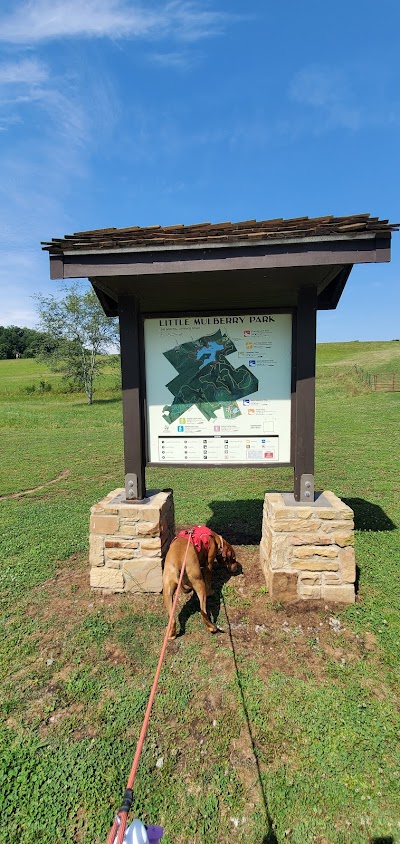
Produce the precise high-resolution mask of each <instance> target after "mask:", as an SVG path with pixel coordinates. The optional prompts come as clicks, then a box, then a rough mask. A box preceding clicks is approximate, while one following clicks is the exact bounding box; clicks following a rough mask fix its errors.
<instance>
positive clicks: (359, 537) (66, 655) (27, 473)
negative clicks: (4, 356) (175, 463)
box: [0, 342, 400, 844]
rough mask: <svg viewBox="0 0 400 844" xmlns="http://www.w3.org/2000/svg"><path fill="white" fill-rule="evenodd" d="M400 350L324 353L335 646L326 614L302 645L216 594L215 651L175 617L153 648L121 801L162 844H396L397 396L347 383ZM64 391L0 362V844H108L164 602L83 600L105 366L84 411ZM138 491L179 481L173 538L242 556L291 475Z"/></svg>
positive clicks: (184, 474) (117, 414) (366, 346)
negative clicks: (345, 528)
mask: <svg viewBox="0 0 400 844" xmlns="http://www.w3.org/2000/svg"><path fill="white" fill-rule="evenodd" d="M399 346H400V344H399V343H395V342H393V343H351V344H349V343H346V344H324V345H322V346H319V347H318V378H317V432H316V483H317V487H318V488H322V489H332V490H333V491H334V492H335V493H337V494H338V495H339V496H341V497H342V498H344V499H345V500H346V501H347V502H348V503H350V505H351V506H352V507H353V509H354V510H355V514H356V529H357V530H356V558H357V564H358V567H359V572H360V581H359V583H360V588H359V599H358V602H357V603H356V604H355V605H354V606H351V607H348V608H347V609H345V610H343V611H341V612H340V613H335V617H337V618H339V619H340V621H341V624H342V628H341V631H340V632H339V633H337V634H335V633H333V632H332V631H330V629H329V627H328V619H329V616H330V615H331V614H332V608H330V609H329V610H327V611H326V612H325V611H324V610H323V609H322V610H321V611H319V613H317V614H315V613H314V615H313V621H312V624H313V627H312V630H311V631H307V624H308V623H309V621H307V618H308V616H307V614H306V615H305V616H304V617H303V619H302V625H303V630H302V631H299V629H298V619H297V620H296V624H295V625H294V622H293V620H292V619H291V616H290V615H287V613H286V610H285V608H284V607H281V606H280V605H271V603H270V602H269V601H268V595H265V594H264V591H265V590H263V587H262V586H261V585H258V586H257V587H254V590H253V592H252V591H251V589H250V588H248V589H247V591H246V590H245V591H243V592H241V591H240V589H239V588H238V585H237V584H238V582H235V583H234V582H231V583H229V584H227V585H226V586H225V587H224V591H223V596H224V602H225V605H226V609H227V612H228V617H229V619H230V621H231V622H232V638H230V637H229V636H228V635H227V627H228V622H227V620H226V619H224V607H223V606H222V609H221V624H222V627H224V628H225V634H224V635H221V636H216V637H206V635H205V633H204V632H203V629H202V628H200V626H199V620H198V617H197V616H191V617H190V619H189V620H188V623H187V629H186V635H185V636H184V637H182V638H181V639H179V640H177V643H176V645H175V646H172V647H171V648H170V649H169V650H168V653H167V659H166V665H165V669H164V671H163V674H162V677H161V681H160V690H159V694H158V695H157V697H156V702H155V708H154V712H153V715H152V719H151V722H150V728H149V734H148V739H147V741H146V745H145V750H144V756H143V759H142V762H141V765H140V768H139V774H138V780H137V787H135V801H134V808H135V812H137V814H138V815H139V816H140V817H142V818H143V820H145V821H146V822H148V823H151V822H152V823H162V824H163V825H164V826H165V829H166V832H165V838H164V841H165V844H189V842H192V844H200V842H201V844H203V842H204V844H208V842H210V841H212V840H218V841H220V842H221V844H228V841H229V842H231V841H232V840H233V841H238V842H239V841H240V842H242V844H267V842H274V841H275V842H279V844H283V842H286V841H289V842H292V844H300V842H301V844H304V842H305V844H307V842H316V844H342V842H343V844H344V842H348V841H351V842H352V844H363V842H368V841H373V840H374V839H379V838H380V837H381V838H382V837H383V838H384V837H386V839H387V841H388V842H389V841H390V840H392V841H393V843H394V844H400V827H399V823H398V822H399V818H400V805H399V803H400V801H399V793H400V788H399V775H398V774H399V770H400V756H399V744H398V734H399V726H400V719H399V703H398V702H399V699H400V697H399V683H398V677H399V659H398V653H399V645H400V621H399V619H400V614H399V609H400V607H399V589H398V560H399V531H398V525H399V522H400V505H399V501H400V488H399V487H400V482H399V474H398V471H396V459H398V454H399V424H398V411H399V396H398V394H396V393H371V392H369V391H367V390H366V389H365V388H364V386H363V385H361V384H360V383H359V382H358V380H357V378H356V376H355V374H354V371H353V369H354V363H357V364H359V365H361V366H363V367H364V368H365V369H366V370H368V371H371V372H373V371H383V369H385V368H386V369H387V371H395V370H396V371H398V365H399V360H400V356H399ZM40 382H44V383H45V384H46V383H51V386H52V389H51V390H50V391H45V390H43V391H40ZM33 385H35V390H31V387H32V386H33ZM38 385H39V388H38ZM26 388H29V391H27V389H26ZM62 389H63V387H62V384H61V382H60V379H59V376H54V375H52V374H51V373H49V372H48V371H47V370H46V368H45V367H44V366H43V365H39V364H38V363H37V362H36V361H32V360H18V361H1V362H0V401H1V410H2V412H1V416H0V428H1V430H0V435H1V441H2V446H3V448H2V451H3V457H2V462H1V467H0V496H8V497H7V498H4V499H3V500H1V501H0V508H1V525H2V531H1V535H0V559H1V565H0V586H1V591H0V624H1V631H2V635H1V636H0V710H1V716H2V717H1V721H0V722H1V723H2V727H1V731H0V755H1V758H0V813H1V817H2V824H1V828H2V832H1V836H0V840H1V844H17V842H18V844H19V843H20V842H21V844H28V842H29V844H30V842H32V841H38V842H43V844H47V842H48V843H49V844H50V842H52V841H55V840H59V841H63V842H66V844H72V842H83V844H89V842H90V844H97V842H103V841H105V839H106V836H107V832H108V829H109V826H110V823H111V821H112V818H113V813H114V811H115V810H116V809H117V808H118V806H119V803H120V801H121V797H122V794H123V790H124V787H125V783H126V779H127V776H128V773H129V769H130V765H131V760H132V756H133V752H134V749H135V744H136V739H137V736H138V732H139V730H140V726H141V720H142V717H143V712H144V709H145V706H146V703H147V697H148V693H149V688H150V684H151V680H152V676H153V672H154V669H155V666H156V664H157V659H158V653H159V649H160V645H161V640H162V635H163V630H164V627H165V617H164V611H163V607H162V603H161V599H160V597H159V596H152V597H150V598H149V599H148V600H145V601H144V600H143V599H141V600H138V601H136V602H133V600H132V599H130V598H128V597H127V596H109V597H105V598H103V597H101V596H98V595H93V594H91V593H90V591H89V589H88V584H87V580H88V577H87V575H88V564H87V545H88V515H89V508H90V506H91V505H92V504H93V503H95V502H96V501H98V500H99V499H100V498H101V497H102V496H103V495H104V494H106V493H107V492H109V491H110V490H111V489H113V488H115V487H117V486H121V485H122V479H123V459H122V454H123V451H122V410H121V403H120V400H119V394H118V383H117V376H116V373H115V370H112V369H111V370H110V371H108V372H106V373H105V375H104V376H102V379H101V381H100V384H99V390H98V392H97V393H95V403H94V405H93V406H92V407H88V406H87V405H86V403H85V399H84V397H83V396H82V395H80V394H77V393H70V394H64V393H62V392H61V390H62ZM59 477H60V480H58V481H57V480H56V479H57V478H59ZM52 481H55V482H54V483H51V482H52ZM147 481H148V485H149V486H150V487H169V486H171V487H173V489H174V500H175V508H176V518H177V522H178V523H180V524H187V523H192V522H201V521H208V522H209V523H210V524H211V525H213V524H214V525H215V527H219V529H220V530H222V529H223V527H225V528H227V527H228V528H229V530H230V531H231V532H233V533H235V534H236V536H237V537H239V538H241V543H242V545H244V546H247V551H248V553H249V554H251V553H253V552H252V549H253V547H254V545H255V544H256V542H257V536H258V535H259V531H260V523H261V506H262V500H263V494H264V490H265V489H266V488H278V489H279V488H280V489H288V488H290V487H291V485H292V473H291V470H287V469H271V470H269V471H266V470H261V469H259V470H258V469H257V470H255V469H248V470H233V469H230V470H229V471H228V470H226V471H224V470H222V469H221V470H212V469H199V470H196V471H195V472H194V471H192V470H179V469H174V470H171V469H168V468H165V469H164V468H163V469H153V470H151V471H149V472H148V478H147ZM39 486H40V487H41V489H38V490H37V491H36V492H29V493H28V494H27V495H22V496H21V497H19V498H11V497H9V496H11V495H12V494H15V493H21V492H23V491H27V490H32V489H34V488H36V487H39ZM244 550H246V548H245V549H244ZM257 602H258V603H257ZM255 605H257V607H258V606H260V608H261V609H260V623H264V624H265V632H262V633H261V634H259V635H258V638H257V637H256V636H255V634H254V630H252V628H251V626H249V618H252V616H251V613H252V612H253V611H254V606H255ZM310 618H311V616H310ZM233 622H234V623H233ZM284 622H285V623H286V625H287V626H286V628H285V627H284ZM246 625H247V626H246ZM291 625H292V627H291ZM293 625H294V626H293ZM320 626H321V630H323V631H324V630H325V629H326V630H327V631H328V632H327V633H326V634H325V633H324V634H323V635H322V633H321V634H320V632H319V628H320ZM292 628H293V632H292V635H290V636H289V635H288V634H287V632H285V630H286V631H287V630H288V629H289V631H290V630H291V629H292ZM241 631H244V634H246V635H244V634H243V635H242V632H241ZM246 631H247V632H246ZM273 631H275V632H274V634H273ZM246 636H247V638H246ZM324 636H325V638H324ZM274 637H275V638H274ZM327 637H328V638H327ZM329 637H330V638H329ZM279 649H280V650H279ZM278 653H279V654H280V655H281V657H282V658H280V657H279V659H278V656H277V654H278ZM161 759H162V760H163V763H162V767H157V761H158V762H159V760H161Z"/></svg>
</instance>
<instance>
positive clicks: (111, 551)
mask: <svg viewBox="0 0 400 844" xmlns="http://www.w3.org/2000/svg"><path fill="white" fill-rule="evenodd" d="M105 556H106V560H107V561H108V560H131V559H132V557H134V556H135V552H134V549H132V548H108V549H107V550H106V554H105Z"/></svg>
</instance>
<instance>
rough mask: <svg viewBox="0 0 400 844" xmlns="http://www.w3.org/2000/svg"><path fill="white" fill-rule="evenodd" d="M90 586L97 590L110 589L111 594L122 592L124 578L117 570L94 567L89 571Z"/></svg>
mask: <svg viewBox="0 0 400 844" xmlns="http://www.w3.org/2000/svg"><path fill="white" fill-rule="evenodd" d="M90 585H91V586H92V587H96V588H98V589H99V588H100V589H110V590H111V592H123V591H124V578H123V576H122V572H121V571H119V570H116V569H110V568H104V567H102V568H99V567H96V568H92V569H91V570H90Z"/></svg>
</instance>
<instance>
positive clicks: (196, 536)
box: [176, 525, 213, 553]
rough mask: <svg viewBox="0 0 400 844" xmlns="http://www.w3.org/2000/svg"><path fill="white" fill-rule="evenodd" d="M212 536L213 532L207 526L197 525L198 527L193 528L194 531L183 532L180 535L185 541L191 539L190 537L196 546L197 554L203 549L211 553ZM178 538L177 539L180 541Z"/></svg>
mask: <svg viewBox="0 0 400 844" xmlns="http://www.w3.org/2000/svg"><path fill="white" fill-rule="evenodd" d="M212 535H213V531H212V530H210V528H208V527H206V525H196V527H195V528H192V530H181V531H179V533H178V536H181V537H183V538H184V539H189V536H190V542H191V544H192V545H194V547H195V549H196V551H197V553H200V551H201V549H202V548H204V550H205V551H207V552H208V551H209V549H210V538H211V536H212ZM178 536H177V537H176V539H178Z"/></svg>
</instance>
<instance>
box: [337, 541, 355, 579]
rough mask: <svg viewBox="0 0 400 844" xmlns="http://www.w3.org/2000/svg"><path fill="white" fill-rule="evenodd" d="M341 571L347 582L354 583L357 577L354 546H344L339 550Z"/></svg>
mask: <svg viewBox="0 0 400 844" xmlns="http://www.w3.org/2000/svg"><path fill="white" fill-rule="evenodd" d="M339 563H340V572H341V575H342V578H343V580H344V582H345V583H354V581H355V579H356V559H355V554H354V548H350V547H349V548H342V549H341V550H340V552H339Z"/></svg>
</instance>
